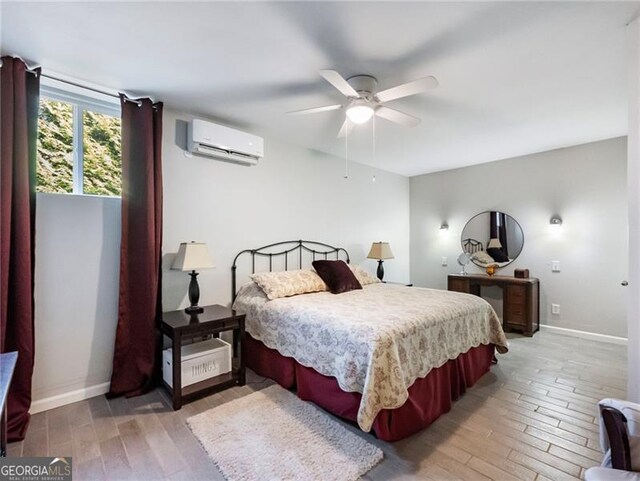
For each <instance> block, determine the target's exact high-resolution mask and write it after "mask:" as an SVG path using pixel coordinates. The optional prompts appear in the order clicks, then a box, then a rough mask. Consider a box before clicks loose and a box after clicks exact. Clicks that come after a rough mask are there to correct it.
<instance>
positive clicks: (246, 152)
mask: <svg viewBox="0 0 640 481" xmlns="http://www.w3.org/2000/svg"><path fill="white" fill-rule="evenodd" d="M187 135H188V149H189V152H192V153H194V154H198V155H203V156H206V157H212V158H214V159H219V160H225V161H227V162H234V163H237V164H243V165H258V162H259V161H260V159H261V158H262V157H264V139H263V138H262V137H258V136H257V135H252V134H247V133H246V132H241V131H240V130H235V129H231V128H229V127H224V126H222V125H217V124H214V123H211V122H206V121H204V120H197V119H196V120H192V121H191V122H189V128H188V134H187Z"/></svg>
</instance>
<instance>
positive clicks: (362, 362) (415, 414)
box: [232, 241, 508, 441]
mask: <svg viewBox="0 0 640 481" xmlns="http://www.w3.org/2000/svg"><path fill="white" fill-rule="evenodd" d="M279 249H281V250H279ZM243 256H246V257H248V258H249V259H250V261H251V262H250V267H251V272H252V273H255V272H256V271H257V269H258V267H259V266H257V263H260V262H259V261H263V264H264V265H265V270H267V269H266V266H268V270H269V271H273V270H274V269H276V270H277V269H278V268H284V270H289V269H303V267H304V266H305V261H307V262H308V263H309V264H310V261H312V260H316V259H318V258H320V259H329V258H333V259H336V260H337V259H340V258H341V257H342V260H344V261H345V262H349V255H348V253H347V251H346V250H345V249H343V248H336V247H332V246H329V245H327V244H321V243H316V242H308V241H291V242H283V243H276V244H272V245H269V246H265V247H261V248H259V249H251V250H246V251H243V252H241V253H240V254H238V256H237V257H236V260H235V261H234V264H233V268H232V272H233V281H232V285H233V290H234V293H233V294H234V308H235V309H236V310H238V311H240V312H243V313H245V314H246V331H247V333H248V335H247V337H246V341H245V342H246V344H245V353H246V359H247V366H248V367H250V368H251V369H253V370H254V371H255V372H256V373H258V374H260V375H263V376H267V377H269V378H272V379H274V380H276V381H277V382H278V383H280V384H281V385H282V386H284V387H286V388H295V389H296V392H297V394H298V396H299V397H300V398H302V399H305V400H310V401H313V402H314V403H316V404H317V405H319V406H320V407H322V408H324V409H326V410H328V411H330V412H332V413H334V414H336V415H338V416H340V417H343V418H345V419H347V420H350V421H353V422H356V423H357V424H358V426H359V427H360V428H361V429H362V430H363V431H366V432H369V431H373V432H374V433H375V434H376V435H377V436H378V437H379V438H381V439H384V440H387V441H395V440H398V439H402V438H404V437H406V436H408V435H410V434H413V433H414V432H416V431H418V430H421V429H423V428H424V427H426V426H427V425H429V424H430V423H431V422H433V421H434V420H435V419H437V417H438V416H440V415H441V414H443V413H445V412H447V411H449V410H450V409H451V405H452V402H453V401H454V400H455V399H457V398H458V397H459V396H460V395H462V394H463V393H464V391H465V389H466V388H467V387H469V386H471V385H473V384H474V383H475V382H476V381H477V380H478V379H479V378H480V377H481V376H482V375H484V374H485V373H486V372H488V371H489V368H490V365H491V363H492V361H493V360H494V351H495V350H497V351H498V352H506V351H507V348H508V346H507V341H506V338H505V337H504V333H503V331H502V328H501V325H500V321H499V320H498V318H497V316H496V315H495V312H494V311H493V309H492V308H491V306H490V305H489V304H488V303H486V302H485V301H484V300H482V299H481V298H479V297H477V296H471V295H467V294H460V293H456V292H450V291H441V290H435V289H423V288H416V287H405V286H399V285H390V284H384V283H380V282H375V281H371V282H370V283H367V284H366V285H363V288H362V289H359V290H353V291H349V292H345V293H343V294H338V295H335V294H331V293H330V292H326V291H320V292H313V293H305V294H301V295H296V296H291V297H282V298H277V299H273V300H269V299H268V298H267V296H266V294H265V292H264V291H263V289H261V288H260V287H259V286H258V285H257V284H256V283H255V282H247V283H244V285H243V286H242V288H241V289H239V291H238V292H237V293H236V292H235V291H236V283H237V275H238V272H237V269H238V265H239V259H241V258H242V257H243ZM292 259H293V260H294V261H292ZM376 281H377V280H376ZM367 282H368V281H367Z"/></svg>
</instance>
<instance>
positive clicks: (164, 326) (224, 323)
mask: <svg viewBox="0 0 640 481" xmlns="http://www.w3.org/2000/svg"><path fill="white" fill-rule="evenodd" d="M160 331H161V332H162V334H164V335H165V336H167V337H168V338H169V339H171V348H172V372H173V378H172V384H173V386H174V388H172V387H171V386H169V385H168V384H167V383H166V382H165V381H164V380H163V382H162V384H163V385H164V387H165V389H167V391H168V392H169V394H170V396H171V399H172V400H173V409H176V410H177V409H180V408H181V407H182V404H186V403H188V402H191V401H195V400H196V399H199V398H202V397H204V396H208V395H209V394H212V393H214V392H218V391H222V390H223V389H227V388H229V387H232V386H244V384H245V359H244V347H243V345H244V314H237V313H236V311H234V310H233V309H231V308H229V307H224V306H220V305H213V306H206V307H204V311H203V312H201V313H199V314H187V313H186V312H184V310H180V311H172V312H165V313H163V314H162V322H161V324H160ZM225 331H233V359H232V366H231V372H227V373H224V374H221V375H219V376H215V377H212V378H209V379H205V380H204V381H200V382H197V383H195V384H190V385H188V386H184V387H182V388H181V386H182V365H181V355H180V354H181V346H182V341H183V339H194V338H201V337H204V336H210V335H213V336H214V337H219V336H220V333H221V332H225Z"/></svg>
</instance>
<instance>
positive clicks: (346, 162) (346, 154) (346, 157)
mask: <svg viewBox="0 0 640 481" xmlns="http://www.w3.org/2000/svg"><path fill="white" fill-rule="evenodd" d="M347 122H349V120H347ZM344 178H345V179H348V178H349V127H348V125H347V128H346V132H345V136H344Z"/></svg>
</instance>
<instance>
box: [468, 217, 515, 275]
mask: <svg viewBox="0 0 640 481" xmlns="http://www.w3.org/2000/svg"><path fill="white" fill-rule="evenodd" d="M491 212H499V213H501V214H505V215H508V216H509V217H511V218H512V219H513V221H514V222H515V223H516V225H517V226H518V227H519V228H520V232H522V247H521V248H520V252H518V255H517V256H516V257H514V258H513V259H511V260H510V261H509V263H507V264H505V265H503V266H496V269H502V268H504V267H507V266H508V265H510V264H511V263H513V261H515V260H516V259H517V258H518V257H520V255H521V254H522V251H523V250H524V244H525V239H524V229H523V228H522V226H521V225H520V222H518V221H517V220H516V218H515V217H513V216H512V215H511V214H507V213H506V212H504V211H502V210H483V211H482V212H479V213H477V214H476V215H474V216H472V217H471V218H469V220H468V221H467V222H465V224H464V227H463V228H462V231H461V232H460V248H461V249H462V252H466V251H465V250H464V245H463V244H462V242H463V241H464V235H463V234H464V230H465V228H466V227H467V225H469V222H471V221H472V220H473V219H475V218H476V217H478V216H480V215H482V214H491ZM470 260H471V262H472V263H473V265H475V266H476V267H479V268H480V269H484V268H485V267H486V266H483V265H479V264H476V261H474V260H473V259H470Z"/></svg>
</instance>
